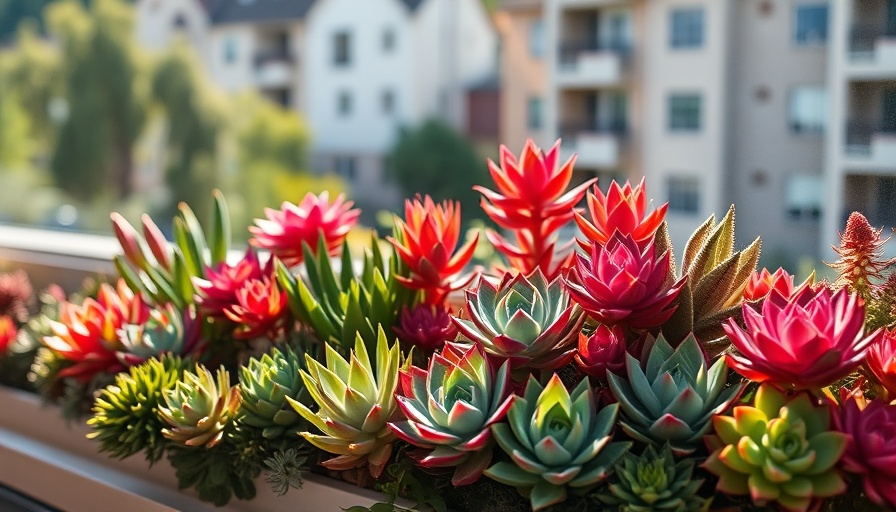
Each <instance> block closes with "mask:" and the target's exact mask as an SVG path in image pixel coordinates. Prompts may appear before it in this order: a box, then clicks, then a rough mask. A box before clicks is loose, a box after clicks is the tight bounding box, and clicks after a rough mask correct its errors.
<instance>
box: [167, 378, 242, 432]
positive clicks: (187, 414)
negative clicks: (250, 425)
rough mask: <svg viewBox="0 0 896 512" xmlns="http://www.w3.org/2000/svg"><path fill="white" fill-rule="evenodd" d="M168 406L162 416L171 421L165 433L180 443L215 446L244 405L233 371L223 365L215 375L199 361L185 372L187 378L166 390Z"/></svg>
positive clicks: (168, 422) (168, 421)
mask: <svg viewBox="0 0 896 512" xmlns="http://www.w3.org/2000/svg"><path fill="white" fill-rule="evenodd" d="M164 397H165V406H164V407H159V409H158V413H159V416H160V417H161V418H162V419H163V420H165V422H166V423H167V424H168V428H164V429H162V435H164V436H165V437H166V438H168V439H170V440H171V441H174V442H175V443H177V444H180V445H183V446H188V447H196V446H203V447H205V448H212V447H214V446H216V445H217V444H219V443H220V442H221V441H222V440H223V439H224V434H225V432H224V431H225V429H226V428H227V426H228V425H229V424H230V423H231V421H232V420H233V419H234V418H235V417H236V415H237V411H238V410H239V407H240V393H239V389H238V387H237V386H233V387H231V386H230V373H229V372H228V371H227V370H225V369H224V368H223V367H221V368H218V371H217V373H216V375H212V372H210V371H209V370H208V369H207V368H206V367H204V366H202V365H200V364H197V365H196V371H195V373H194V372H184V376H183V380H180V381H178V382H177V384H176V385H175V387H174V388H173V389H169V390H167V391H165V393H164Z"/></svg>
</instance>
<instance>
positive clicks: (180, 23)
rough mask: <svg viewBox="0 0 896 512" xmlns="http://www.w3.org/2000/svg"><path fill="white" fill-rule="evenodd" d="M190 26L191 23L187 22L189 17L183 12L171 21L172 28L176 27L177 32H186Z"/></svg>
mask: <svg viewBox="0 0 896 512" xmlns="http://www.w3.org/2000/svg"><path fill="white" fill-rule="evenodd" d="M189 25H190V23H189V22H188V21H187V17H186V16H184V14H183V13H181V12H179V13H177V16H175V17H174V19H173V20H172V21H171V26H172V27H174V29H175V30H186V29H187V27H189Z"/></svg>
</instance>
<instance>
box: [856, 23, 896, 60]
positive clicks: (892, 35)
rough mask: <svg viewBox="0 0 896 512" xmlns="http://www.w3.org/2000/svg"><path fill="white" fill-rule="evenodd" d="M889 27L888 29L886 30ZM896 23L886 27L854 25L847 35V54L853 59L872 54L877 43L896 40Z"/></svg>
mask: <svg viewBox="0 0 896 512" xmlns="http://www.w3.org/2000/svg"><path fill="white" fill-rule="evenodd" d="M888 27H889V28H888ZM894 27H896V23H887V24H886V25H883V26H882V25H854V26H853V27H852V29H851V30H850V34H849V52H850V54H851V55H852V56H853V58H859V57H862V56H871V55H873V54H874V51H875V47H876V44H877V41H879V40H881V39H896V28H894Z"/></svg>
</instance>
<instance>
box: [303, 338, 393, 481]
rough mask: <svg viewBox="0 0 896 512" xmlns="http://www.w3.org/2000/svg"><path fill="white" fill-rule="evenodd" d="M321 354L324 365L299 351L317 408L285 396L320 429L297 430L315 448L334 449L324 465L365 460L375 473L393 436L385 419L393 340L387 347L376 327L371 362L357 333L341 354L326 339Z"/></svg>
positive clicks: (386, 456) (332, 466) (339, 466)
mask: <svg viewBox="0 0 896 512" xmlns="http://www.w3.org/2000/svg"><path fill="white" fill-rule="evenodd" d="M326 354H327V356H326V357H327V364H326V366H324V365H322V364H321V363H319V362H318V361H315V360H314V359H312V358H311V356H309V355H305V363H306V366H307V371H302V372H301V375H302V380H303V381H304V383H305V387H306V389H307V390H308V393H309V394H311V398H312V399H313V400H314V402H315V403H316V404H317V405H318V407H319V409H318V410H317V412H312V411H311V409H309V408H308V406H306V405H305V404H303V403H300V402H297V401H295V400H292V399H291V398H287V400H288V401H289V403H290V404H292V406H293V408H294V409H295V410H296V412H298V413H299V414H300V415H301V416H302V417H303V418H305V419H306V420H308V421H309V422H310V423H311V424H312V425H314V426H315V427H317V428H318V429H319V430H320V431H321V432H323V435H320V434H314V433H311V432H302V433H301V435H302V437H304V438H305V439H306V440H308V442H309V443H311V444H313V445H314V446H316V447H318V448H320V449H321V450H324V451H326V452H329V453H332V454H336V455H338V457H335V458H333V459H330V460H327V461H324V462H323V465H324V467H327V468H329V469H334V470H340V471H343V470H347V469H351V468H356V467H360V466H364V465H365V464H367V466H368V469H369V470H370V474H371V475H372V476H373V477H374V478H378V477H379V476H380V474H382V472H383V469H384V468H385V466H386V463H387V462H388V461H389V456H390V455H391V454H392V443H393V442H394V441H395V434H394V433H393V432H392V430H391V429H390V428H389V426H388V424H387V421H389V420H390V419H391V418H392V415H393V414H394V413H395V412H396V410H397V405H396V403H395V396H394V394H395V388H396V387H397V385H398V369H399V366H400V365H401V351H400V350H399V348H398V343H395V344H393V345H392V347H389V344H388V342H387V341H386V334H385V332H384V331H383V330H382V328H380V329H379V333H378V336H377V343H376V365H375V366H373V365H371V364H370V357H369V356H368V355H367V348H366V346H365V345H364V341H363V340H362V339H361V337H360V336H359V337H358V338H357V339H356V341H355V349H354V350H352V351H351V353H350V356H349V358H348V359H347V360H346V359H344V358H343V357H342V356H340V355H339V354H338V353H337V352H336V351H335V350H333V348H331V347H330V345H327V346H326Z"/></svg>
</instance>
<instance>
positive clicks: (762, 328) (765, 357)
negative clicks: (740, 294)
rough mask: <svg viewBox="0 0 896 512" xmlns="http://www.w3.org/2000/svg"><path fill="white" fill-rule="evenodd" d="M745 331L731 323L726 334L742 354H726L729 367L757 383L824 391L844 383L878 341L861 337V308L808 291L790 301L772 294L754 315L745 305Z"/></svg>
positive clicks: (853, 301) (843, 296) (840, 295)
mask: <svg viewBox="0 0 896 512" xmlns="http://www.w3.org/2000/svg"><path fill="white" fill-rule="evenodd" d="M743 317H744V322H745V323H746V330H744V329H742V328H741V327H740V326H738V325H737V324H736V323H735V322H734V320H728V321H727V322H726V323H725V332H727V333H728V337H729V338H730V339H731V343H732V344H733V345H734V346H735V347H737V349H738V350H739V351H740V354H739V355H738V354H728V355H727V356H726V358H727V361H728V365H729V366H730V367H731V368H732V369H734V370H735V371H737V372H738V373H740V374H741V375H743V376H744V377H746V378H748V379H750V380H752V381H755V382H772V383H775V384H777V385H778V386H784V387H794V388H798V389H799V388H805V389H814V388H822V387H825V386H827V385H829V384H832V383H833V382H834V381H836V380H838V379H841V378H843V377H846V376H847V375H849V374H850V373H851V372H852V371H853V370H855V369H856V368H857V367H858V365H859V364H860V363H861V362H862V360H863V359H864V357H865V353H866V352H867V350H868V347H869V346H871V344H872V343H873V342H874V341H875V340H877V339H878V338H879V336H880V331H876V332H874V333H872V334H870V335H868V336H866V335H865V333H864V329H863V327H862V323H863V321H864V319H865V306H864V304H863V303H862V300H861V299H860V298H858V296H856V295H855V294H850V293H849V291H848V290H846V289H841V290H839V291H837V292H835V293H834V294H833V295H832V294H831V292H830V290H828V289H827V288H821V289H820V290H818V291H816V290H813V289H812V288H811V287H806V288H803V289H802V290H800V291H799V292H798V293H797V294H796V295H794V296H793V297H790V298H789V299H788V298H784V297H783V296H781V295H779V294H772V295H770V296H769V298H768V299H767V300H766V301H765V302H763V304H762V311H761V312H758V311H756V310H755V309H753V308H752V307H751V306H750V305H747V304H744V306H743Z"/></svg>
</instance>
